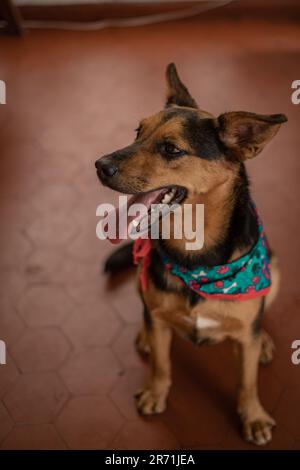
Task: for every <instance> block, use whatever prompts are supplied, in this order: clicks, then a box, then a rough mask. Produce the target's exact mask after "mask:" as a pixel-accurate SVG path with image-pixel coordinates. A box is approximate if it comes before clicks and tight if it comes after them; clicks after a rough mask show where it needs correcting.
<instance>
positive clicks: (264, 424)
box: [238, 334, 275, 445]
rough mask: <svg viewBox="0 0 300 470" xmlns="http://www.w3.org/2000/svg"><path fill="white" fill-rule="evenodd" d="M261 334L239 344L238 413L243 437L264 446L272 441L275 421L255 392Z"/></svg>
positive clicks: (251, 336)
mask: <svg viewBox="0 0 300 470" xmlns="http://www.w3.org/2000/svg"><path fill="white" fill-rule="evenodd" d="M261 346H262V337H261V334H258V335H255V336H253V335H252V334H251V335H249V337H248V335H247V338H245V339H244V340H242V341H241V343H240V354H239V356H240V366H241V375H240V386H239V397H238V411H239V413H240V415H241V418H242V424H243V432H244V437H245V439H246V440H247V441H249V442H253V443H254V444H257V445H265V444H267V443H268V442H269V441H270V440H271V439H272V428H273V426H274V425H275V421H274V420H273V418H271V416H270V415H269V414H268V413H267V412H266V411H265V410H264V408H263V407H262V405H261V403H260V400H259V398H258V392H257V373H258V364H259V359H260V354H261Z"/></svg>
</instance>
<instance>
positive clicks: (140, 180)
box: [96, 64, 286, 445]
mask: <svg viewBox="0 0 300 470" xmlns="http://www.w3.org/2000/svg"><path fill="white" fill-rule="evenodd" d="M167 83H168V95H167V102H166V107H165V109H164V110H163V111H161V112H159V113H158V114H155V115H154V116H151V117H149V118H146V119H143V120H142V121H141V123H140V125H139V127H138V130H137V137H136V140H135V141H134V143H133V144H132V145H129V146H128V147H126V148H124V149H122V150H118V151H116V152H114V153H112V154H111V155H107V156H105V157H103V158H101V159H99V160H98V161H97V162H96V168H97V173H98V176H99V178H100V180H101V182H102V183H103V184H105V185H107V186H109V187H110V188H112V189H114V190H116V191H119V192H122V193H127V194H133V195H134V197H133V199H134V201H135V202H141V201H143V202H145V203H147V204H150V202H159V201H161V200H162V199H163V198H164V196H165V195H166V193H167V194H168V201H169V202H170V198H171V202H172V203H174V202H177V203H183V202H184V203H189V204H193V205H195V204H197V203H201V204H204V205H205V222H204V238H205V239H204V246H203V248H202V249H201V250H199V251H186V249H185V243H186V240H185V239H184V238H183V239H181V240H177V239H173V238H172V237H171V239H170V240H162V239H161V240H155V241H152V251H151V264H150V267H149V283H148V287H147V289H146V290H145V291H142V290H141V289H140V292H141V295H142V298H143V303H144V306H145V312H144V318H145V322H144V327H143V329H142V330H141V332H140V334H139V336H138V339H137V345H138V348H139V350H141V351H143V352H149V353H150V357H151V364H152V372H151V378H150V380H149V382H148V383H147V384H146V386H145V387H144V388H143V389H142V390H140V391H139V392H138V393H137V395H136V404H137V408H138V410H139V411H140V412H141V413H143V414H152V413H161V412H163V411H164V409H165V407H166V401H167V397H168V393H169V389H170V385H171V361H170V344H171V337H172V332H173V330H177V331H179V332H181V333H183V334H184V335H185V336H186V337H188V338H190V339H192V340H193V341H195V342H196V343H197V344H200V343H201V342H202V341H204V340H206V341H207V340H209V341H211V342H218V341H221V340H223V339H225V338H230V339H232V340H233V341H234V342H235V343H236V345H237V346H238V348H237V349H238V351H239V354H238V356H239V360H240V371H241V373H240V380H239V393H238V412H239V414H240V416H241V420H242V424H243V434H244V437H245V439H246V440H247V441H251V442H253V443H255V444H258V445H264V444H266V443H267V442H269V441H270V440H271V437H272V428H273V426H274V424H275V423H274V420H273V419H272V418H271V417H270V416H269V414H268V413H267V412H266V411H265V409H264V408H263V406H262V404H261V402H260V400H259V397H258V392H257V372H258V364H259V362H261V363H267V362H269V361H270V360H271V359H272V356H273V343H272V340H271V338H270V337H269V336H268V334H267V333H266V332H265V331H264V330H263V329H261V319H262V314H263V311H264V309H265V308H266V307H268V305H269V304H270V303H271V301H272V300H273V299H274V297H275V295H276V292H277V290H278V284H279V271H278V267H277V261H276V258H275V256H274V254H273V255H272V256H271V274H272V286H271V290H270V291H269V293H268V294H267V295H266V296H263V297H258V298H253V299H249V300H244V301H230V300H215V299H213V300H211V299H209V300H204V299H203V298H202V297H201V295H198V294H197V293H195V292H193V291H192V290H190V289H189V288H188V287H186V286H183V285H182V283H180V282H179V280H178V278H177V277H175V276H174V275H172V273H170V272H169V271H168V270H166V269H165V266H164V264H163V262H162V259H161V251H163V252H164V253H167V255H168V257H169V258H170V259H171V260H174V261H175V262H176V263H179V264H180V265H181V266H184V267H185V268H186V269H192V268H195V267H197V266H208V267H211V266H216V265H222V264H224V263H228V262H230V261H232V260H235V259H237V258H239V257H241V256H242V255H244V254H245V253H247V252H248V251H249V250H250V249H251V247H252V246H253V245H254V244H255V242H256V240H257V237H258V222H257V218H256V216H255V214H254V213H253V209H252V204H251V198H250V194H249V185H248V179H247V174H246V170H245V166H244V162H245V160H247V159H250V158H253V157H255V156H256V155H257V154H259V153H260V152H261V151H262V149H263V147H264V146H265V145H266V143H267V142H269V141H270V140H271V139H272V138H273V137H274V136H275V134H276V133H277V131H278V130H279V127H280V125H281V123H283V122H285V121H286V117H285V116H284V115H282V114H276V115H258V114H254V113H249V112H228V113H224V114H221V115H220V116H219V117H218V118H216V117H214V116H213V115H211V114H210V113H208V112H206V111H203V110H201V109H199V108H198V106H197V104H196V102H195V101H194V99H193V98H192V97H191V96H190V94H189V92H188V90H187V89H186V87H185V86H184V85H183V84H182V82H181V81H180V79H179V77H178V75H177V71H176V68H175V66H174V65H173V64H170V65H169V66H168V68H167ZM131 250H132V246H129V245H126V246H125V247H123V248H121V249H120V250H118V251H117V252H116V253H114V254H113V255H112V256H111V257H110V258H109V259H108V261H107V264H106V269H107V271H110V272H114V271H117V270H119V269H121V268H122V267H124V266H125V265H126V264H127V263H128V264H130V262H131V258H132V255H131Z"/></svg>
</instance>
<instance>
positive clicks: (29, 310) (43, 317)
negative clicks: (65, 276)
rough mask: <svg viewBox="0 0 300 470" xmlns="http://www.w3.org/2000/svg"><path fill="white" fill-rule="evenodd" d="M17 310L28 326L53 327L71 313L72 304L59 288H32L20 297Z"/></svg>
mask: <svg viewBox="0 0 300 470" xmlns="http://www.w3.org/2000/svg"><path fill="white" fill-rule="evenodd" d="M18 310H19V312H20V315H21V316H22V317H23V319H24V321H25V322H26V323H27V324H28V325H29V326H36V327H37V326H55V325H59V324H60V323H61V322H62V321H63V320H64V319H65V318H66V317H67V316H68V315H69V314H71V313H72V312H73V310H74V303H73V301H72V300H71V299H70V297H69V296H68V295H67V294H66V293H65V291H64V290H63V289H62V288H61V287H59V286H53V285H52V286H50V285H45V286H33V287H31V288H29V289H28V290H27V291H26V292H25V293H24V294H23V296H22V297H21V299H20V301H19V304H18Z"/></svg>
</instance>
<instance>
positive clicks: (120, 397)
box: [109, 367, 148, 420]
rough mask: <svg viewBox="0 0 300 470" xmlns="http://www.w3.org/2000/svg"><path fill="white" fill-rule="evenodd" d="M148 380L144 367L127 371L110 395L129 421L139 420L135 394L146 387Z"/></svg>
mask: <svg viewBox="0 0 300 470" xmlns="http://www.w3.org/2000/svg"><path fill="white" fill-rule="evenodd" d="M146 378H148V374H147V371H145V369H144V368H142V367H140V368H138V369H126V370H125V371H124V374H122V375H121V376H120V377H119V378H118V380H117V382H116V384H115V385H114V387H113V389H112V391H111V392H110V394H109V396H110V398H111V400H112V401H113V403H115V405H116V406H117V407H118V409H119V410H120V412H121V413H122V415H123V416H125V418H127V419H129V420H134V419H137V418H138V416H139V415H138V413H137V410H136V406H135V400H134V394H135V393H136V391H137V390H138V389H140V388H141V387H142V386H143V385H144V383H145V381H146Z"/></svg>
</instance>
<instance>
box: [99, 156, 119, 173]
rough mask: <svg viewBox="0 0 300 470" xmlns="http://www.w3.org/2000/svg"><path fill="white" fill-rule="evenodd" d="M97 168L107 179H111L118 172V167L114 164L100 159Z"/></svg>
mask: <svg viewBox="0 0 300 470" xmlns="http://www.w3.org/2000/svg"><path fill="white" fill-rule="evenodd" d="M95 166H96V168H97V170H98V171H99V172H101V173H102V174H103V175H104V176H106V177H107V178H111V177H112V176H114V175H115V174H116V173H117V171H118V167H117V166H116V165H115V164H114V163H112V162H108V161H105V159H104V158H100V159H99V160H97V161H96V163H95Z"/></svg>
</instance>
